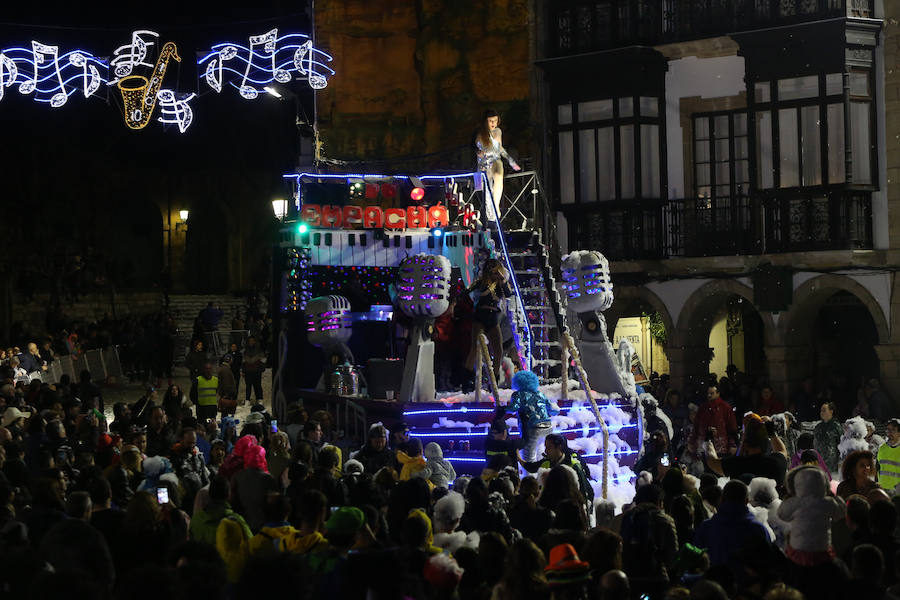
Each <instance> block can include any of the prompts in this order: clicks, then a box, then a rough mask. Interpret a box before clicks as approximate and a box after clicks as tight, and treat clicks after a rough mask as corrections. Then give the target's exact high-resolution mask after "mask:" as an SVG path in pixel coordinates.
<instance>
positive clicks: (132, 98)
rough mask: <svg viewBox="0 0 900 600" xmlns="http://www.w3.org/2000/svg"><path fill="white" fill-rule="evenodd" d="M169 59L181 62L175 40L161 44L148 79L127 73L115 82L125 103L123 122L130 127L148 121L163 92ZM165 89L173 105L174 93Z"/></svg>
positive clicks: (138, 126) (133, 127)
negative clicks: (161, 88) (162, 87)
mask: <svg viewBox="0 0 900 600" xmlns="http://www.w3.org/2000/svg"><path fill="white" fill-rule="evenodd" d="M170 60H175V61H176V62H181V57H180V56H178V47H177V46H176V45H175V42H166V43H165V44H163V47H162V50H160V51H159V56H158V57H157V59H156V64H155V65H153V72H152V73H151V74H150V78H149V79H148V78H147V77H144V76H143V75H127V76H125V77H122V78H121V79H119V80H118V81H117V82H116V85H117V86H118V88H119V92H120V93H121V94H122V102H123V104H124V105H125V124H126V125H128V127H129V128H130V129H143V128H144V127H146V126H147V123H149V122H150V118H151V117H152V115H153V110H154V109H155V108H156V101H157V100H158V99H159V97H160V95H162V92H163V90H160V87H161V86H162V82H163V78H164V77H165V75H166V70H167V69H168V65H169V61H170ZM165 91H166V92H168V93H167V94H165V96H166V98H167V100H168V101H169V102H171V103H172V104H173V105H174V103H175V93H174V92H171V90H165ZM176 114H177V111H176ZM188 124H190V123H188ZM185 129H186V127H185Z"/></svg>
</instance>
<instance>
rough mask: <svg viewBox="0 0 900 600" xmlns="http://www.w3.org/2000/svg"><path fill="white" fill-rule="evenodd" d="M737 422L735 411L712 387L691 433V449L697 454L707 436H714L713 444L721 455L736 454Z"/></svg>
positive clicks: (708, 389) (707, 393)
mask: <svg viewBox="0 0 900 600" xmlns="http://www.w3.org/2000/svg"><path fill="white" fill-rule="evenodd" d="M737 433H738V429H737V421H736V420H735V418H734V409H732V408H731V405H730V404H728V403H727V402H725V401H724V400H722V397H721V396H719V390H718V388H717V387H716V386H714V385H711V386H709V388H707V391H706V402H704V403H703V404H702V405H701V406H700V409H699V410H698V411H697V416H696V417H695V419H694V427H693V430H692V432H691V439H690V441H689V444H688V446H689V448H690V450H691V451H692V452H694V453H696V452H697V450H698V449H699V448H700V447H701V442H702V441H703V440H704V439H705V438H706V436H707V435H711V436H712V441H713V444H714V445H715V447H716V452H718V453H719V455H720V456H721V455H725V454H734V453H735V450H736V449H737Z"/></svg>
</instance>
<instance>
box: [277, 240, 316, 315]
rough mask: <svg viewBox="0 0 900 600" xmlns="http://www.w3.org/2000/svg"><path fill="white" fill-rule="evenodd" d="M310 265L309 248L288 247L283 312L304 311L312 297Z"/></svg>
mask: <svg viewBox="0 0 900 600" xmlns="http://www.w3.org/2000/svg"><path fill="white" fill-rule="evenodd" d="M309 267H310V251H309V248H289V249H288V251H287V273H286V274H285V294H284V298H285V299H284V304H283V305H282V307H281V311H282V312H297V311H302V310H304V309H305V308H306V303H307V302H309V301H310V300H311V299H312V297H313V294H312V283H311V282H310V280H309V277H308V275H309Z"/></svg>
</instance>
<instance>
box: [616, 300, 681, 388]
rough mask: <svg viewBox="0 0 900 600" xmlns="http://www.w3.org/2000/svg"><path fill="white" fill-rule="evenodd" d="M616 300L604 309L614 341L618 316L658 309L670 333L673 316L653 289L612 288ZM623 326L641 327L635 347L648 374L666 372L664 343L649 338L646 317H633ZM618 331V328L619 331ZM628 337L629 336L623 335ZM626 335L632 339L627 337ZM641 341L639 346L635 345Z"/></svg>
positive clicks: (666, 362) (633, 315)
mask: <svg viewBox="0 0 900 600" xmlns="http://www.w3.org/2000/svg"><path fill="white" fill-rule="evenodd" d="M614 292H615V300H614V301H613V305H612V306H611V307H610V308H609V309H607V310H606V311H604V313H603V316H604V317H605V318H606V330H607V333H608V335H609V339H610V341H612V342H613V345H614V346H615V345H616V331H617V330H616V326H617V325H618V324H619V321H620V319H623V318H626V317H643V315H645V314H648V315H649V314H652V313H657V314H658V315H659V318H660V320H661V321H662V324H663V326H664V327H665V330H666V333H667V334H669V335H670V334H671V332H672V330H673V329H674V327H675V325H674V322H673V321H672V316H671V314H670V313H669V310H668V308H666V305H665V303H664V302H663V301H662V299H660V297H659V296H657V295H656V294H655V293H654V292H652V291H651V290H649V289H647V288H646V287H644V286H627V287H620V288H614ZM626 327H636V328H638V329H640V338H641V339H640V342H639V343H638V342H635V349H636V350H638V355H639V357H640V358H641V361H642V363H643V367H644V369H646V371H647V375H648V376H649V375H650V374H651V373H652V372H654V371H655V372H658V373H668V372H669V361H668V356H666V353H665V352H666V348H665V346H664V345H663V344H661V343H660V342H658V341H656V340H655V339H652V336H651V335H650V328H648V327H647V323H646V319H643V320H642V323H638V322H637V321H636V320H634V321H631V320H629V322H628V325H626ZM620 333H621V332H620ZM623 337H629V336H623ZM629 339H631V338H630V337H629ZM638 345H640V348H638Z"/></svg>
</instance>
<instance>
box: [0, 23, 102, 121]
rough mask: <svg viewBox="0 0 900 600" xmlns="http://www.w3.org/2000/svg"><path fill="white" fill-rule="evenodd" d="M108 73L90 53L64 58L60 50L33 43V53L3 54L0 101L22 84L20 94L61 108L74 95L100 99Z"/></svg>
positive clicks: (14, 51)
mask: <svg viewBox="0 0 900 600" xmlns="http://www.w3.org/2000/svg"><path fill="white" fill-rule="evenodd" d="M108 70H109V68H108V66H107V64H106V63H105V62H104V61H103V60H101V59H99V58H97V57H96V56H94V55H92V54H90V53H89V52H85V51H83V50H70V51H68V52H65V53H64V54H62V55H60V53H59V46H50V45H47V44H43V43H41V42H38V41H35V40H32V42H31V48H30V49H29V48H22V47H13V48H4V49H3V50H0V100H2V99H3V96H4V94H5V89H6V88H11V87H12V86H14V85H16V84H18V91H19V93H20V94H23V95H26V96H27V95H31V97H32V98H34V100H35V101H36V102H41V103H46V104H49V105H50V106H51V107H53V108H59V107H61V106H63V105H65V104H66V102H68V100H69V97H70V96H71V95H72V94H76V93H78V92H81V93H82V94H83V95H84V97H85V98H88V97H90V96H94V95H97V92H98V91H99V90H100V86H101V84H103V83H106V75H107V73H108Z"/></svg>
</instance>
